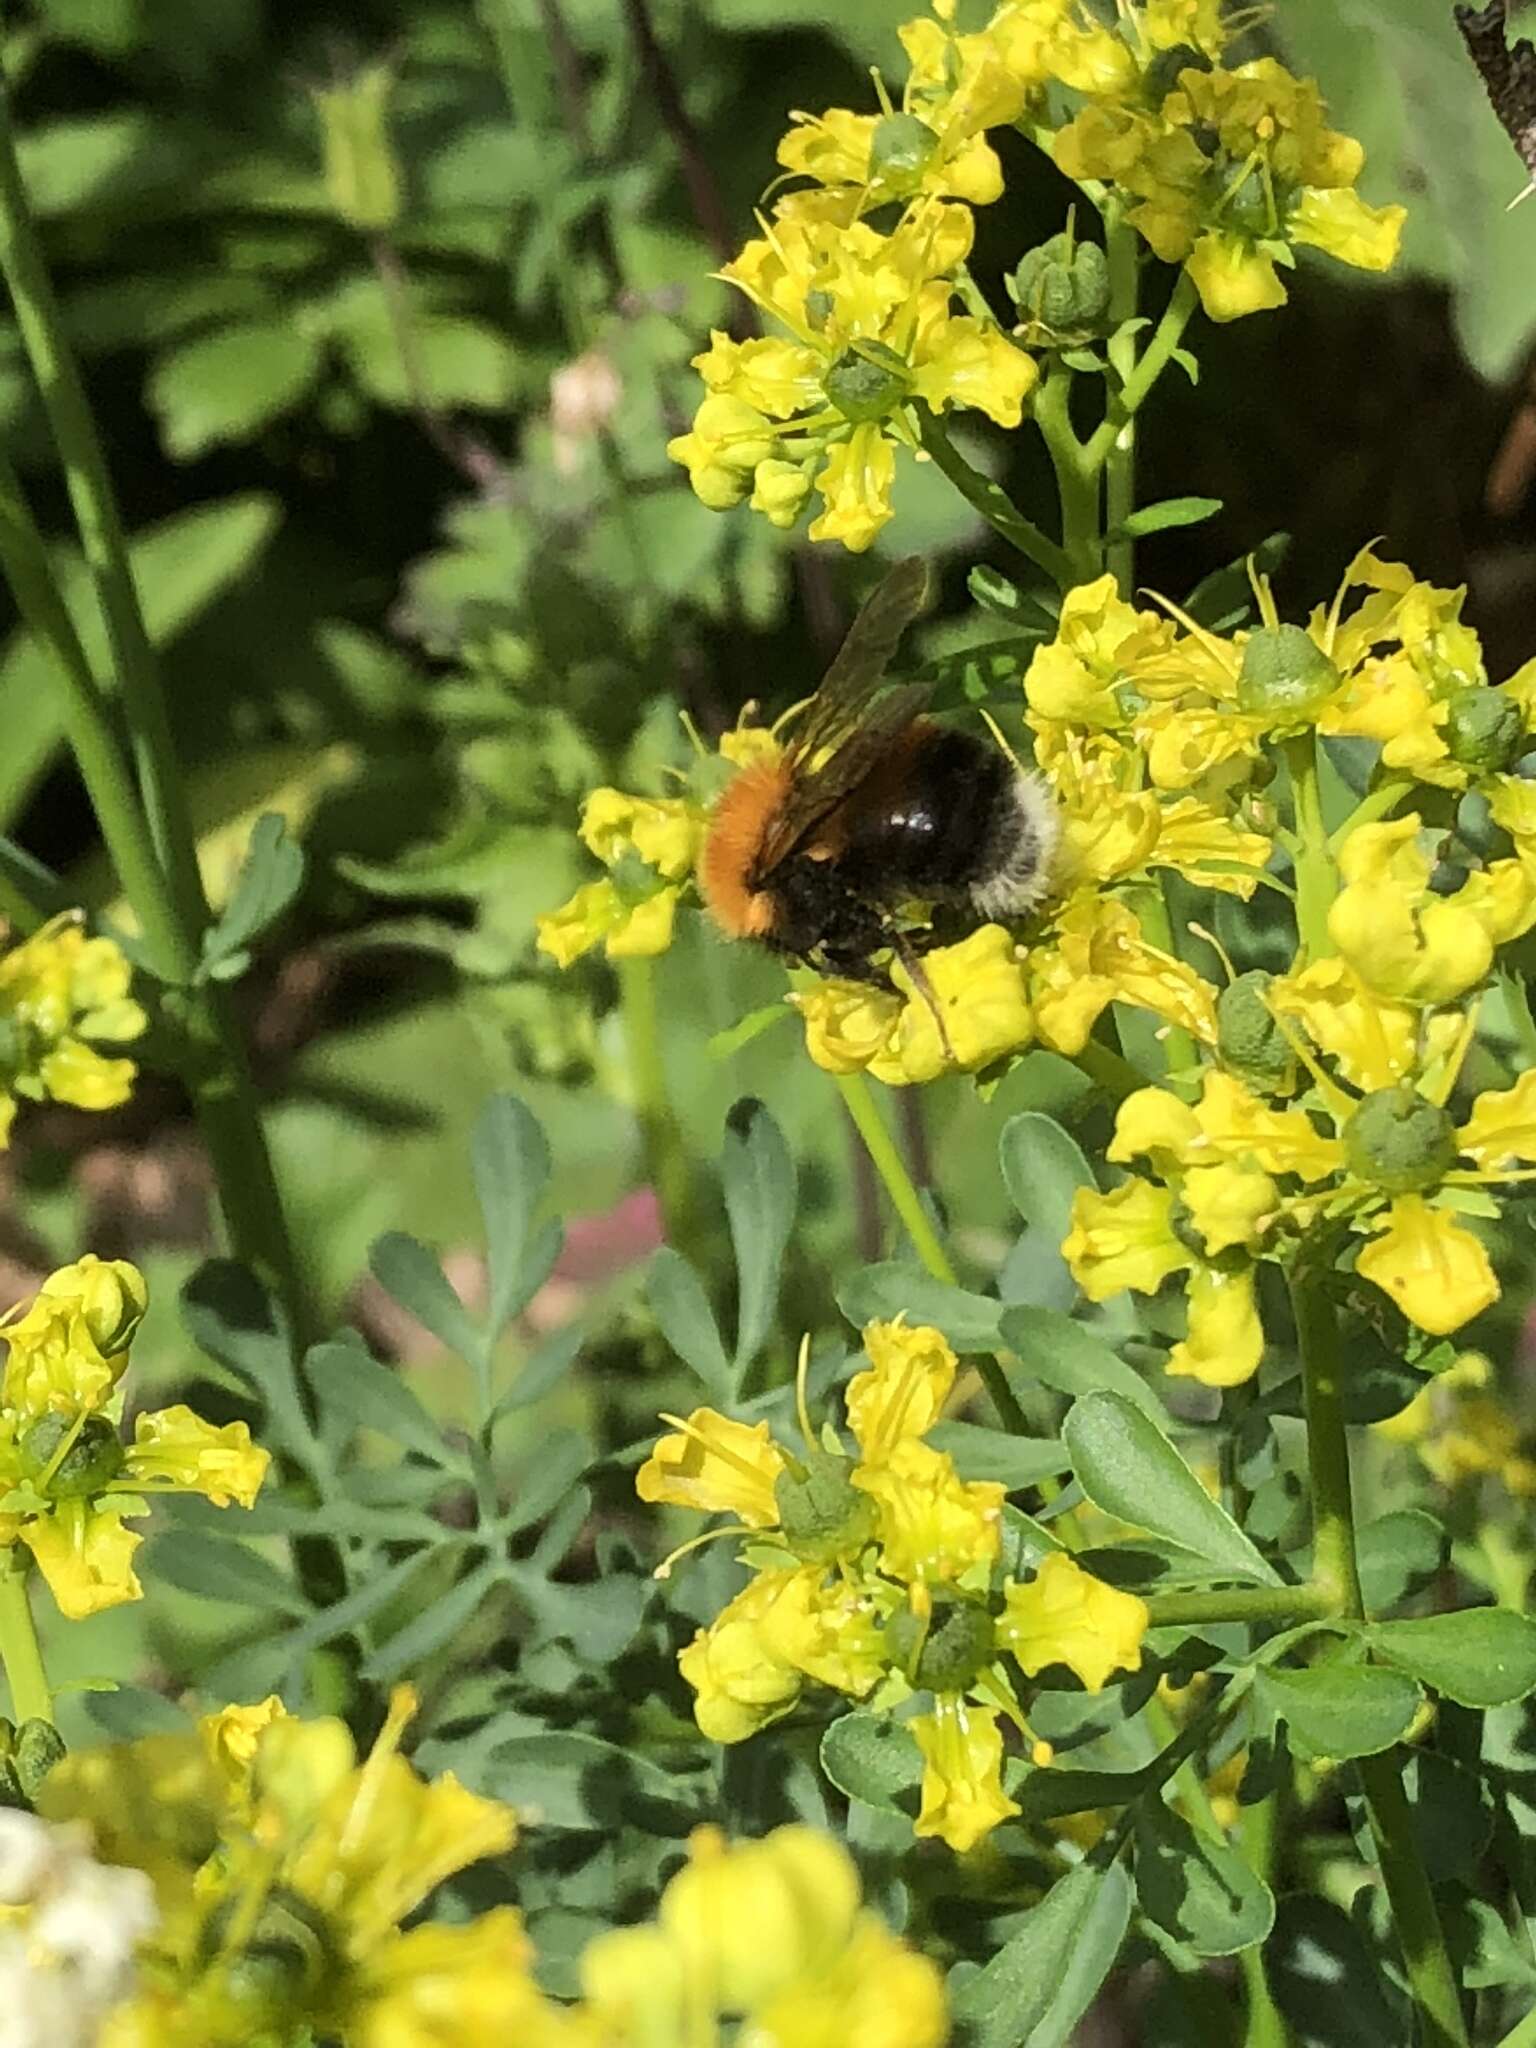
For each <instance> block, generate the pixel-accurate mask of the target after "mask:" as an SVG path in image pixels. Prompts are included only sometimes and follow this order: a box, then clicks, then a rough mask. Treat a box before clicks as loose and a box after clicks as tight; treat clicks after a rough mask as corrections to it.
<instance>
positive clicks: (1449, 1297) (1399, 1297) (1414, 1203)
mask: <svg viewBox="0 0 1536 2048" xmlns="http://www.w3.org/2000/svg"><path fill="white" fill-rule="evenodd" d="M1376 1228H1377V1231H1378V1234H1377V1235H1376V1236H1374V1237H1373V1238H1372V1240H1371V1242H1370V1243H1369V1244H1368V1245H1367V1246H1366V1247H1365V1249H1364V1250H1363V1251H1362V1252H1361V1253H1360V1256H1359V1258H1358V1259H1357V1260H1356V1268H1357V1270H1358V1271H1359V1272H1360V1273H1361V1274H1362V1275H1363V1276H1364V1277H1365V1278H1366V1279H1367V1280H1370V1281H1372V1282H1373V1283H1374V1284H1375V1285H1376V1286H1377V1287H1379V1288H1380V1289H1381V1290H1382V1292H1383V1293H1384V1294H1388V1295H1390V1296H1391V1298H1392V1299H1393V1301H1395V1302H1396V1303H1397V1305H1398V1307H1399V1308H1400V1309H1401V1310H1402V1312H1403V1314H1404V1315H1405V1316H1407V1318H1408V1320H1409V1321H1410V1322H1412V1323H1416V1324H1417V1325H1418V1327H1419V1328H1420V1329H1421V1330H1427V1331H1428V1332H1429V1333H1430V1335H1431V1336H1434V1337H1448V1336H1449V1335H1450V1334H1451V1332H1452V1331H1453V1330H1459V1329H1460V1328H1461V1326H1462V1324H1463V1323H1466V1322H1470V1321H1471V1319H1472V1317H1473V1316H1475V1315H1481V1313H1482V1311H1483V1310H1484V1309H1485V1308H1491V1307H1492V1305H1493V1303H1494V1302H1496V1301H1497V1300H1498V1298H1499V1283H1498V1281H1497V1280H1496V1279H1495V1277H1494V1272H1493V1267H1492V1265H1491V1264H1490V1263H1489V1259H1488V1254H1487V1252H1486V1251H1485V1250H1484V1249H1483V1245H1482V1242H1481V1240H1480V1239H1478V1238H1476V1237H1474V1236H1473V1235H1472V1233H1471V1231H1470V1230H1468V1229H1467V1228H1466V1227H1465V1226H1464V1225H1463V1224H1460V1223H1458V1222H1456V1221H1455V1219H1454V1218H1453V1217H1451V1216H1449V1215H1448V1214H1447V1213H1446V1212H1445V1211H1444V1210H1443V1209H1434V1208H1431V1207H1430V1205H1429V1203H1428V1202H1426V1201H1425V1199H1424V1197H1423V1196H1422V1195H1399V1196H1398V1197H1397V1199H1396V1200H1395V1201H1394V1202H1393V1203H1392V1205H1391V1207H1390V1208H1389V1209H1388V1210H1387V1213H1386V1217H1385V1219H1384V1221H1382V1222H1381V1223H1380V1224H1379V1225H1377V1226H1376Z"/></svg>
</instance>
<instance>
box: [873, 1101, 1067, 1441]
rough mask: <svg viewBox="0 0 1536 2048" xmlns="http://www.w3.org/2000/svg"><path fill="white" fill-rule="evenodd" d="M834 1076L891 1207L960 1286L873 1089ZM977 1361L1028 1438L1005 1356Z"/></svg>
mask: <svg viewBox="0 0 1536 2048" xmlns="http://www.w3.org/2000/svg"><path fill="white" fill-rule="evenodd" d="M835 1078H836V1081H837V1089H838V1093H839V1094H840V1095H841V1096H842V1098H843V1106H844V1107H845V1108H846V1109H847V1111H848V1114H849V1116H850V1117H851V1118H852V1119H853V1125H854V1129H855V1130H856V1131H857V1132H858V1134H859V1136H860V1138H861V1139H862V1140H863V1143H864V1150H865V1151H866V1152H867V1153H868V1154H869V1159H870V1164H871V1165H872V1166H873V1167H874V1169H875V1171H876V1173H877V1174H879V1176H880V1179H881V1181H882V1183H883V1184H884V1187H885V1191H886V1193H887V1194H888V1195H889V1196H890V1198H891V1206H892V1208H893V1209H894V1210H895V1211H896V1214H897V1216H898V1217H899V1218H900V1219H901V1223H902V1227H903V1228H904V1229H905V1231H906V1233H907V1236H908V1237H909V1238H910V1239H911V1240H912V1249H913V1250H914V1251H915V1252H916V1253H917V1256H918V1258H919V1259H920V1260H921V1261H922V1263H923V1266H924V1268H925V1269H926V1270H927V1271H928V1272H929V1273H930V1274H932V1276H933V1278H934V1279H935V1280H937V1281H940V1282H941V1283H942V1284H943V1285H944V1286H945V1287H957V1286H958V1285H959V1280H958V1277H957V1275H956V1273H955V1268H954V1264H953V1262H952V1260H951V1259H950V1256H949V1253H948V1252H947V1251H946V1250H945V1249H944V1246H943V1244H942V1242H941V1241H940V1238H939V1234H938V1232H937V1231H936V1230H935V1229H934V1227H933V1223H932V1221H931V1219H930V1217H929V1215H928V1211H927V1210H926V1209H925V1208H924V1207H923V1202H922V1197H921V1196H920V1195H919V1194H918V1192H917V1189H916V1188H915V1187H914V1186H913V1185H912V1176H911V1175H910V1174H909V1173H908V1171H907V1163H906V1161H905V1160H904V1159H903V1158H902V1156H901V1153H900V1150H899V1149H898V1147H897V1144H896V1141H895V1139H894V1138H893V1137H892V1136H891V1132H890V1129H889V1126H888V1125H887V1124H886V1121H885V1118H884V1117H883V1116H882V1115H881V1114H880V1111H879V1109H878V1108H877V1107H876V1104H875V1099H874V1097H873V1096H872V1095H871V1094H870V1091H869V1083H868V1082H867V1081H866V1080H865V1078H864V1076H863V1075H862V1074H838V1075H837V1076H836V1077H835ZM975 1364H976V1370H977V1371H978V1372H979V1373H980V1375H981V1379H982V1383H983V1385H984V1386H985V1387H986V1390H987V1394H988V1397H989V1399H990V1400H991V1402H992V1405H993V1407H994V1408H995V1409H996V1410H997V1412H998V1416H999V1418H1000V1419H1001V1421H1002V1423H1003V1426H1004V1428H1005V1429H1008V1430H1010V1431H1011V1432H1012V1433H1013V1434H1014V1435H1015V1436H1028V1435H1029V1419H1028V1417H1027V1416H1026V1415H1025V1413H1024V1410H1023V1409H1022V1408H1021V1407H1020V1405H1019V1399H1018V1396H1017V1395H1016V1394H1015V1393H1014V1391H1013V1389H1012V1387H1011V1386H1009V1384H1008V1374H1007V1372H1006V1371H1005V1370H1004V1367H1003V1364H1002V1361H1001V1359H998V1358H989V1357H987V1356H986V1355H985V1354H982V1355H980V1356H978V1357H977V1359H976V1361H975Z"/></svg>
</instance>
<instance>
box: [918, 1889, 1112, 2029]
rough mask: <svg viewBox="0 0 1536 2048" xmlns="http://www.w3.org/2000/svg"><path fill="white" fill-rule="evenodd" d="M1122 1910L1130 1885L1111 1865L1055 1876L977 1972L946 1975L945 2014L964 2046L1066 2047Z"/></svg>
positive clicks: (1108, 1963) (1107, 1956) (1102, 1970)
mask: <svg viewBox="0 0 1536 2048" xmlns="http://www.w3.org/2000/svg"><path fill="white" fill-rule="evenodd" d="M1130 1912H1131V1887H1130V1883H1129V1881H1128V1880H1127V1878H1126V1875H1125V1873H1124V1871H1123V1870H1121V1868H1120V1867H1119V1865H1118V1864H1111V1865H1110V1866H1109V1868H1108V1869H1100V1868H1098V1867H1097V1866H1096V1865H1095V1864H1092V1863H1081V1864H1079V1865H1078V1867H1077V1868H1076V1869H1075V1870H1072V1871H1069V1872H1068V1874H1067V1875H1066V1876H1065V1877H1062V1878H1058V1879H1057V1881H1056V1883H1055V1884H1054V1885H1052V1887H1051V1889H1050V1890H1049V1891H1048V1892H1047V1893H1046V1895H1045V1897H1044V1898H1043V1899H1042V1900H1041V1901H1040V1903H1039V1905H1037V1906H1031V1907H1030V1909H1029V1911H1028V1912H1027V1913H1025V1914H1024V1916H1023V1918H1022V1920H1021V1921H1020V1922H1019V1924H1018V1926H1017V1928H1016V1929H1015V1931H1014V1933H1013V1934H1012V1935H1011V1936H1010V1937H1009V1939H1008V1941H1007V1942H1006V1943H1005V1944H1004V1945H1003V1947H1002V1948H1000V1949H999V1950H998V1952H997V1954H996V1955H995V1956H994V1957H993V1958H992V1960H991V1961H990V1962H989V1963H988V1964H987V1965H986V1966H985V1968H984V1969H980V1970H977V1971H975V1972H973V1973H972V1974H971V1975H969V1976H965V1977H962V1976H961V1973H960V1972H959V1971H956V1972H955V1973H954V1975H953V1976H952V1977H951V1979H950V2010H951V2013H952V2014H953V2016H954V2018H955V2019H956V2020H957V2021H958V2022H959V2023H960V2025H961V2027H962V2029H963V2030H964V2031H963V2038H964V2040H965V2041H966V2043H967V2048H1059V2044H1064V2043H1065V2042H1066V2041H1068V2040H1069V2039H1070V2038H1071V2035H1072V2031H1073V2029H1074V2028H1075V2027H1076V2025H1077V2022H1078V2020H1080V2019H1081V2017H1082V2015H1083V2013H1084V2012H1086V2011H1087V2009H1088V2006H1089V2004H1090V2002H1091V2001H1092V1998H1093V1995H1094V1993H1095V1992H1096V1991H1097V1990H1098V1988H1099V1985H1100V1984H1101V1983H1102V1982H1103V1981H1104V1978H1105V1977H1106V1976H1107V1975H1108V1974H1109V1971H1110V1969H1111V1967H1112V1965H1113V1963H1114V1960H1115V1957H1116V1956H1117V1955H1118V1953H1119V1950H1120V1943H1121V1941H1122V1939H1123V1938H1124V1935H1125V1929H1126V1926H1127V1924H1128V1922H1129V1920H1130ZM1073 2006H1075V2007H1076V2011H1075V2012H1074V2011H1072V2010H1070V2008H1071V2007H1073Z"/></svg>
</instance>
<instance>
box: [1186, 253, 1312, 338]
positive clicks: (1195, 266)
mask: <svg viewBox="0 0 1536 2048" xmlns="http://www.w3.org/2000/svg"><path fill="white" fill-rule="evenodd" d="M1184 267H1185V269H1186V270H1187V271H1188V272H1189V281H1190V283H1191V284H1192V285H1193V286H1194V287H1195V290H1196V291H1197V292H1199V294H1200V303H1201V305H1202V306H1203V307H1204V308H1205V310H1206V313H1207V314H1208V315H1209V317H1210V318H1211V319H1212V320H1217V321H1227V320H1241V319H1242V318H1243V317H1244V315H1245V314H1248V313H1268V312H1272V311H1273V310H1274V308H1275V307H1276V306H1283V305H1284V304H1285V302H1286V299H1287V297H1288V296H1289V295H1288V293H1287V292H1286V289H1285V286H1284V285H1283V284H1282V283H1281V282H1280V273H1279V271H1278V270H1276V268H1275V261H1274V258H1273V257H1272V256H1269V255H1266V253H1265V252H1264V250H1262V249H1260V248H1256V247H1255V246H1254V244H1253V243H1252V242H1250V241H1248V240H1247V239H1246V237H1244V236H1242V235H1222V234H1206V235H1201V236H1200V238H1199V239H1198V240H1197V241H1196V243H1195V245H1194V247H1193V248H1192V249H1191V250H1190V252H1189V255H1188V256H1187V257H1186V258H1185V263H1184Z"/></svg>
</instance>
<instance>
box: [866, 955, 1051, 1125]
mask: <svg viewBox="0 0 1536 2048" xmlns="http://www.w3.org/2000/svg"><path fill="white" fill-rule="evenodd" d="M922 964H923V974H924V977H925V978H926V980H927V983H928V987H927V989H926V990H924V989H921V988H919V987H917V986H916V985H915V983H914V981H913V978H912V976H911V974H910V972H909V971H908V969H907V967H906V966H905V965H904V964H903V963H902V962H899V961H898V962H897V963H896V965H895V966H894V967H893V968H892V971H891V979H892V980H893V981H894V982H895V983H896V985H897V987H898V988H899V989H900V990H901V991H902V992H903V994H904V995H905V997H906V1002H905V1004H904V1005H903V1007H902V1010H901V1013H900V1015H899V1017H898V1018H897V1020H896V1026H895V1030H894V1033H893V1035H892V1039H891V1042H890V1044H889V1046H888V1047H887V1048H886V1049H885V1050H883V1051H881V1052H879V1053H877V1054H876V1056H875V1058H874V1059H873V1060H872V1061H871V1063H870V1072H871V1073H872V1074H873V1075H874V1076H875V1078H876V1079H877V1080H880V1081H886V1082H889V1083H891V1084H893V1085H899V1084H900V1083H902V1082H906V1081H931V1080H934V1079H935V1078H936V1077H937V1076H938V1075H939V1074H942V1073H944V1072H946V1071H949V1070H952V1069H954V1068H956V1067H958V1068H959V1069H960V1070H961V1071H962V1072H965V1073H973V1072H975V1071H976V1070H977V1069H978V1068H980V1067H988V1066H991V1064H992V1063H993V1061H994V1060H999V1059H1003V1058H1005V1057H1006V1056H1007V1055H1008V1054H1009V1053H1013V1052H1019V1051H1022V1050H1023V1048H1024V1047H1025V1046H1026V1045H1028V1043H1029V1040H1030V1037H1031V1020H1030V1009H1029V992H1028V983H1027V981H1026V979H1025V972H1024V965H1023V959H1022V956H1021V953H1020V950H1019V947H1018V946H1017V945H1016V944H1015V942H1014V940H1013V937H1012V935H1011V934H1010V933H1008V932H1006V931H1005V930H1004V929H1003V927H1002V926H1001V925H996V924H984V925H982V926H981V927H980V929H979V930H977V931H974V932H972V933H971V934H970V936H969V937H968V938H964V939H962V940H960V942H959V943H958V944H957V945H953V946H938V947H935V949H934V950H933V951H932V952H931V953H927V954H925V955H924V956H923V963H922ZM935 1010H937V1011H938V1016H936V1015H935V1014H934V1013H935ZM939 1016H942V1017H943V1019H944V1030H943V1034H942V1035H941V1034H940V1030H939ZM945 1039H947V1040H948V1046H947V1047H946V1045H945Z"/></svg>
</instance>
